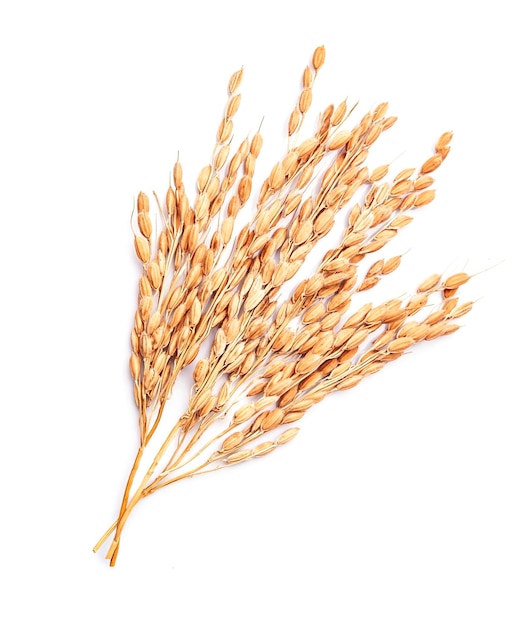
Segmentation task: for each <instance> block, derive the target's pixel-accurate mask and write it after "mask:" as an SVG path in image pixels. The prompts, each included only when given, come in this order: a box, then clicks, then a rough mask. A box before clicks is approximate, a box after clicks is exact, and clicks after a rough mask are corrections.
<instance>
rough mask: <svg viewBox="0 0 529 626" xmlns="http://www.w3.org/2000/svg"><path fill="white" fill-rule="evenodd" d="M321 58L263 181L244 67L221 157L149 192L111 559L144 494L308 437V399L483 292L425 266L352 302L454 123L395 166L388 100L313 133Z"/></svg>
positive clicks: (390, 264) (390, 353) (389, 357)
mask: <svg viewBox="0 0 529 626" xmlns="http://www.w3.org/2000/svg"><path fill="white" fill-rule="evenodd" d="M324 60H325V49H324V48H323V47H319V48H317V49H316V50H315V51H314V54H313V56H312V61H311V63H310V64H309V65H307V67H306V68H305V69H304V71H303V73H302V88H301V92H300V94H299V97H298V99H297V102H296V105H295V107H294V108H293V110H292V112H291V113H290V115H289V117H288V143H287V147H286V150H285V153H284V154H283V155H282V156H281V157H280V158H279V159H278V160H277V162H276V163H274V164H273V166H272V167H271V168H270V171H269V173H268V174H267V175H266V177H265V178H264V180H263V181H262V182H261V183H260V186H259V185H256V181H255V179H254V176H255V172H256V163H257V160H258V158H259V154H260V151H261V147H262V145H263V138H262V136H261V134H260V132H256V133H255V134H254V135H253V136H249V137H248V138H246V139H244V140H243V141H242V142H241V143H240V144H239V145H236V144H235V142H234V130H233V128H234V117H235V115H236V113H237V110H238V108H239V105H240V103H241V95H240V93H239V87H240V84H241V80H242V77H243V71H242V69H241V70H239V71H237V72H235V73H234V74H233V76H231V78H230V80H229V82H228V100H227V103H226V106H225V109H224V114H223V115H222V117H221V120H220V123H219V126H218V130H217V134H216V140H215V145H214V149H213V152H212V157H211V160H210V162H209V163H207V164H205V165H204V167H203V168H202V169H201V170H200V172H199V173H198V176H197V178H196V183H195V185H194V186H193V187H192V188H186V186H185V185H184V177H183V168H182V164H181V163H180V162H179V161H178V162H177V163H176V164H175V165H174V168H173V175H172V184H171V185H170V187H169V189H168V190H167V192H166V194H165V198H159V197H157V196H156V195H154V196H153V198H151V199H149V197H148V196H147V195H146V194H144V193H140V194H139V196H138V199H137V211H136V215H135V233H134V247H135V250H136V254H137V257H138V260H139V263H140V267H141V275H140V278H139V285H138V306H137V310H136V312H135V315H134V324H133V329H132V333H131V355H130V374H131V377H132V381H133V389H134V399H135V402H136V405H137V408H138V423H139V448H138V454H137V457H136V459H135V461H134V464H133V467H132V471H131V474H130V478H129V481H128V483H127V485H126V488H125V493H124V496H123V502H122V506H121V510H120V513H119V516H118V518H117V520H116V522H115V523H114V524H113V526H112V527H111V528H110V529H109V531H108V532H107V533H105V535H104V536H103V537H102V539H101V541H100V542H99V543H98V545H97V546H96V548H99V547H100V546H101V545H102V544H103V542H104V541H105V540H106V539H107V538H109V537H110V536H111V535H112V534H113V539H112V542H111V544H110V548H109V550H108V552H107V558H108V559H110V563H111V565H114V563H115V561H116V558H117V554H118V549H119V544H120V538H121V534H122V531H123V527H124V525H125V522H126V520H127V518H128V516H129V514H130V512H131V511H132V510H133V508H134V507H135V505H136V504H137V503H138V502H139V501H140V500H141V499H142V498H144V497H146V496H147V495H149V494H151V493H153V492H155V491H157V490H159V489H161V488H163V487H165V486H167V485H169V484H171V483H174V482H176V481H179V480H182V479H183V478H187V477H190V476H194V475H197V474H200V473H205V472H209V471H215V470H218V469H221V468H223V467H227V466H230V465H234V464H239V463H242V462H245V461H248V460H251V459H255V458H258V457H262V456H264V455H267V454H269V453H271V452H273V451H274V450H276V449H277V448H279V447H281V446H283V445H284V444H286V443H288V442H289V441H291V440H292V439H293V438H294V437H295V436H296V434H297V433H298V431H299V423H300V420H301V419H302V418H303V416H304V415H305V413H306V411H307V410H308V409H310V408H311V407H312V406H313V405H314V404H316V403H318V402H320V401H321V400H323V399H324V398H325V396H326V395H327V394H329V393H331V392H334V391H339V390H346V389H350V388H352V387H354V386H355V385H357V384H359V383H360V382H361V381H362V380H363V379H364V378H365V377H366V376H370V375H371V374H374V373H375V372H378V371H379V370H381V369H382V368H383V367H384V366H385V365H386V364H387V363H389V362H391V361H394V360H396V359H398V358H399V357H400V356H402V355H403V354H405V353H407V352H409V351H410V350H411V349H412V348H413V346H414V345H415V344H417V343H419V342H423V341H429V340H432V339H435V338H437V337H440V336H443V335H447V334H450V333H452V332H454V331H455V330H457V328H458V319H459V318H460V317H461V316H463V315H465V314H466V313H467V312H468V311H469V310H470V309H471V307H472V303H471V302H463V303H461V302H459V300H458V296H457V292H458V289H459V287H461V286H462V285H463V284H464V283H465V282H466V281H467V280H468V279H469V276H468V275H467V274H465V273H457V274H454V275H452V276H447V277H443V276H441V275H438V274H435V275H432V276H428V277H425V279H424V280H423V282H421V284H420V285H419V286H418V288H417V289H416V292H415V293H413V294H410V295H408V296H401V297H398V298H395V299H392V300H389V301H386V302H381V303H375V304H364V305H362V306H361V307H360V308H356V309H355V308H354V307H351V306H350V305H351V301H352V300H353V301H354V297H355V294H358V293H359V292H365V291H367V290H369V289H372V288H373V287H374V286H375V285H377V284H378V283H379V282H380V281H381V280H383V279H384V277H385V276H386V275H388V274H390V273H392V272H394V271H395V270H396V269H397V268H398V267H399V265H400V262H401V256H399V255H397V256H392V257H389V258H384V257H382V256H380V254H381V253H380V252H379V251H381V250H382V249H383V248H384V246H385V245H386V244H387V243H388V242H389V241H391V240H392V239H393V238H394V237H395V236H396V235H397V234H398V232H399V230H400V229H401V228H404V227H405V226H406V225H407V224H409V223H410V222H411V221H412V220H413V216H414V213H415V211H417V209H419V208H421V207H423V206H425V205H427V204H429V203H430V202H432V200H433V199H434V196H435V192H434V190H433V188H432V185H433V182H434V179H433V177H432V173H433V172H434V171H435V170H436V169H437V168H438V167H439V166H440V165H441V164H442V162H443V160H444V159H445V157H446V156H447V155H448V153H449V150H450V140H451V137H452V135H451V133H444V134H443V135H441V137H440V138H439V140H438V141H437V143H436V144H435V147H434V151H433V154H431V155H430V156H428V158H426V160H425V161H424V163H422V165H420V166H419V167H418V168H408V169H404V170H402V171H400V172H398V173H396V175H390V173H389V170H390V168H389V166H388V165H387V164H382V165H379V166H376V167H368V165H367V164H366V161H367V157H368V155H369V150H370V147H371V146H372V145H373V144H374V143H375V142H376V141H378V140H379V138H380V137H381V136H382V135H383V134H384V133H385V132H386V131H387V130H388V129H390V128H391V127H392V126H393V124H394V123H395V121H396V118H395V117H393V116H390V115H388V105H387V104H386V103H382V104H380V105H378V106H376V107H375V108H374V109H373V110H372V111H369V112H367V113H366V114H365V115H364V116H363V117H361V118H360V119H359V120H357V122H356V123H354V124H353V123H351V124H348V121H349V120H350V119H351V117H352V116H351V113H352V108H351V107H349V106H348V105H347V102H346V101H343V102H341V103H339V104H338V105H336V106H334V105H329V106H328V107H327V108H326V109H325V110H324V111H323V112H322V113H321V114H320V115H319V117H318V121H317V123H316V125H315V129H314V132H313V133H312V134H309V135H308V136H306V137H301V127H302V124H303V122H304V121H305V119H306V116H307V113H308V112H309V109H310V107H311V102H312V90H313V87H314V81H315V79H316V77H317V74H318V72H319V71H320V69H321V67H322V65H323V63H324ZM247 204H250V205H251V207H248V210H246V211H244V213H241V212H242V211H243V210H244V209H245V207H246V205H247ZM155 212H156V213H157V216H156V219H154V217H153V213H155ZM343 216H345V217H343ZM338 217H340V220H339V224H340V225H338V224H336V226H335V222H336V221H337V218H338ZM153 224H158V227H157V228H158V232H155V228H154V227H153ZM160 224H161V226H159V225H160ZM342 224H345V228H343V226H342ZM333 227H338V228H342V232H341V236H340V240H339V242H338V244H337V245H336V247H333V248H331V249H328V250H327V251H326V253H325V254H324V255H323V256H322V258H321V259H320V260H319V264H318V265H317V267H316V269H315V271H314V272H313V273H312V275H310V276H309V277H306V278H301V277H300V278H298V272H299V271H300V269H301V268H302V266H303V265H304V262H305V260H306V258H307V256H308V255H309V253H311V251H312V250H313V249H314V248H315V246H316V245H317V244H318V242H320V241H321V240H322V238H324V237H325V236H326V235H327V234H328V233H329V232H330V231H331V229H333ZM375 253H378V254H375ZM371 255H373V256H371ZM370 259H372V260H370ZM287 287H288V292H287V293H285V290H286V289H287ZM186 367H190V368H192V373H193V383H194V384H193V386H192V388H191V389H190V390H189V391H188V393H189V402H188V406H187V409H186V411H185V412H184V413H183V414H182V415H179V416H178V417H177V418H173V419H171V420H170V424H169V427H168V428H167V431H166V432H167V435H166V437H165V439H164V440H162V441H163V442H162V444H161V446H159V449H158V450H156V451H155V452H154V453H153V454H152V459H153V460H152V462H150V463H149V465H148V467H147V468H146V472H145V475H144V477H143V479H139V480H137V481H136V483H137V484H135V485H134V488H133V483H134V482H135V478H136V475H137V473H138V469H139V468H140V466H141V460H142V457H143V452H144V450H146V449H147V448H148V447H149V443H150V442H151V439H152V437H153V435H154V434H155V433H156V432H157V430H158V429H159V427H160V425H161V424H162V423H166V419H164V420H162V417H163V416H164V409H165V407H166V403H167V401H168V399H169V398H170V396H171V393H172V392H173V390H174V388H175V384H176V382H177V379H178V377H179V375H180V373H181V372H182V370H183V369H184V368H186ZM164 417H166V416H164ZM157 445H158V444H157Z"/></svg>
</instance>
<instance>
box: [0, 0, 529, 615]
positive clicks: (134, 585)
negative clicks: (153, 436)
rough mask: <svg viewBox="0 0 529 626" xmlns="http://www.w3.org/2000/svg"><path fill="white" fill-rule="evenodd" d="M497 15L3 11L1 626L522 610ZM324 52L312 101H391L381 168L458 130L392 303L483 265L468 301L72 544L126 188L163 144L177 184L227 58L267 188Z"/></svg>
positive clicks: (184, 8) (107, 455) (341, 8)
mask: <svg viewBox="0 0 529 626" xmlns="http://www.w3.org/2000/svg"><path fill="white" fill-rule="evenodd" d="M522 6H523V3H520V2H514V1H513V0H505V1H503V2H490V1H485V2H481V3H474V2H468V1H465V0H460V1H458V2H452V1H445V2H435V3H433V2H425V1H424V0H423V1H422V2H416V1H412V0H401V1H400V2H387V1H379V2H373V3H369V2H362V3H356V2H347V3H346V2H338V1H337V0H326V1H325V2H313V1H305V2H298V1H295V2H288V1H283V2H273V1H269V2H264V3H261V4H257V3H249V2H237V1H234V0H225V1H224V2H218V3H213V2H202V3H192V2H185V3H184V2H176V1H175V2H154V1H152V2H144V3H140V2H132V1H131V2H128V3H122V2H112V1H108V0H107V1H106V2H96V1H92V2H59V1H54V0H49V1H47V2H34V1H26V2H23V1H21V2H16V3H15V2H4V3H2V8H1V9H0V58H1V62H0V63H1V66H0V81H1V82H0V85H1V92H2V95H1V97H0V180H1V203H2V209H1V210H2V228H1V231H0V233H1V237H2V245H1V247H0V254H1V260H2V286H1V292H2V304H1V305H0V315H1V323H2V347H1V355H2V366H1V367H2V370H1V378H0V380H1V381H2V398H3V403H2V407H3V408H2V433H1V437H0V469H1V478H2V492H3V493H2V511H3V512H2V515H1V517H0V529H1V535H0V536H1V539H2V545H1V553H0V573H1V574H2V577H3V579H4V580H3V582H2V586H1V596H2V602H1V603H0V621H1V622H2V623H4V624H9V625H10V626H11V625H19V624H21V625H22V624H23V625H27V624H42V623H50V624H57V625H62V624H65V625H66V624H68V625H70V624H79V625H81V624H82V625H84V624H96V623H97V624H101V625H106V624H126V623H127V624H136V623H149V624H186V625H188V626H190V625H195V624H197V625H199V624H200V625H201V624H207V623H218V624H230V625H239V624H256V625H260V624H271V623H273V624H280V625H283V624H305V623H309V622H310V623H317V624H337V625H342V624H344V625H345V624H347V625H348V624H355V625H356V624H358V625H361V626H372V625H373V626H374V625H377V626H378V625H387V624H406V625H407V626H415V625H424V624H428V625H437V624H443V625H444V624H450V625H451V626H459V625H461V626H462V625H465V626H467V625H470V624H479V625H480V626H483V625H487V626H488V625H496V624H498V625H499V624H502V625H503V624H509V625H510V626H521V625H527V624H528V623H529V598H528V595H527V590H528V583H529V574H528V567H527V563H528V559H529V539H528V532H527V528H528V527H529V505H528V501H527V496H528V483H529V460H528V454H527V449H528V443H529V426H528V418H529V415H528V410H527V400H526V395H525V391H526V387H527V382H526V379H527V356H526V355H527V350H528V347H529V346H528V345H527V330H526V324H525V317H526V314H527V306H526V291H527V289H526V287H527V270H528V267H527V256H526V240H527V232H528V231H527V226H528V220H527V213H528V206H527V193H526V180H527V168H528V159H527V140H528V133H527V130H528V128H527V127H528V125H527V110H528V106H527V105H528V98H527V94H526V92H525V88H526V83H527V67H526V63H525V61H524V59H525V58H526V53H527V49H526V48H527V45H526V43H525V42H526V39H527V35H526V32H525V30H524V29H523V24H524V23H525V18H524V17H522V14H521V8H522ZM321 44H324V45H325V46H326V49H327V61H326V64H325V67H324V68H323V70H322V72H321V75H320V76H319V77H318V80H317V84H316V87H315V89H316V94H317V95H316V100H317V101H316V105H315V106H316V108H317V107H318V106H320V108H322V107H324V106H325V105H326V104H328V103H329V102H333V101H334V102H339V101H340V100H341V99H343V98H344V97H345V96H348V97H349V101H350V102H351V103H353V102H355V101H356V100H360V105H359V109H360V110H361V112H362V113H363V112H365V111H367V110H368V109H369V108H371V107H372V106H374V105H375V104H377V103H378V102H380V101H385V100H388V101H389V102H390V105H391V109H390V110H391V112H392V113H394V114H396V115H398V116H399V123H398V125H397V126H396V127H395V128H394V129H392V131H390V133H388V134H387V137H385V138H384V139H383V140H381V142H380V148H377V150H378V149H379V150H380V155H382V156H381V157H380V160H379V163H383V162H385V161H388V160H392V161H395V165H394V167H395V168H396V169H395V170H393V171H394V172H396V171H397V170H399V169H402V168H404V167H408V166H415V165H418V164H420V162H422V161H421V159H422V160H423V159H425V158H426V157H428V156H429V155H430V153H431V149H432V145H433V143H434V141H435V139H436V138H437V137H438V136H439V135H440V134H441V132H443V131H444V130H453V131H454V141H453V149H452V153H451V154H450V157H449V159H448V160H447V161H446V163H445V164H444V165H443V168H442V169H441V170H440V171H439V173H438V176H437V177H436V178H437V184H436V188H437V190H438V197H437V200H436V202H435V203H434V204H433V205H430V206H429V207H426V208H425V209H424V210H421V212H420V214H419V216H418V219H417V220H416V221H415V222H414V224H413V225H412V226H410V227H409V228H408V229H407V230H406V231H405V232H403V233H402V237H401V236H400V235H399V238H397V240H396V241H395V246H396V247H395V248H394V249H395V250H396V251H397V252H407V254H406V255H405V257H404V259H403V265H402V268H401V269H400V270H399V272H398V273H397V274H396V275H395V276H394V277H393V276H392V277H391V279H392V281H393V282H390V281H388V282H389V283H390V284H391V285H392V289H393V291H392V292H391V293H389V294H388V296H395V295H400V294H402V293H404V292H406V291H409V290H413V289H414V287H415V286H416V285H417V284H418V282H419V281H420V280H421V279H422V278H424V277H426V276H427V275H429V274H430V273H432V272H435V271H445V270H447V271H449V272H451V271H458V270H461V269H463V268H465V269H467V271H469V272H471V273H473V272H481V270H488V271H484V272H482V273H480V274H479V275H478V276H476V277H475V278H474V279H473V281H471V283H470V284H469V285H468V288H467V289H466V291H465V299H470V298H472V299H479V300H478V303H477V305H476V307H475V309H474V311H473V312H472V314H471V315H469V316H468V318H466V319H465V321H464V328H463V329H462V330H461V331H459V332H458V333H456V334H455V335H452V336H450V337H447V338H444V339H442V340H440V341H438V342H433V343H429V344H427V345H425V346H421V347H419V348H417V349H416V350H414V352H413V354H411V355H409V356H407V357H405V358H403V359H401V360H399V361H398V362H397V363H395V364H392V365H391V366H389V367H387V368H386V369H385V370H384V371H383V372H381V373H379V374H377V375H376V376H374V377H373V378H372V379H370V380H367V381H365V383H363V384H362V385H361V386H360V387H358V388H356V389H354V390H351V391H349V392H343V393H341V394H337V395H336V396H335V397H330V398H327V399H326V400H325V401H324V402H323V403H322V404H321V405H318V406H317V407H315V408H314V409H313V410H312V411H311V412H309V414H308V415H307V416H306V418H305V419H304V421H303V423H302V424H301V426H302V430H301V433H300V435H299V436H298V438H297V439H296V440H295V441H294V442H292V443H291V444H289V445H288V446H285V448H284V449H282V450H280V451H278V452H276V453H274V454H273V455H272V456H270V457H267V458H265V459H263V460H259V461H252V462H251V463H248V464H246V465H241V466H238V467H236V468H233V469H230V470H227V471H225V472H224V471H223V472H219V473H217V474H212V475H210V476H206V477H203V478H200V479H196V480H193V481H184V482H183V483H180V484H179V485H177V486H175V487H174V489H172V488H171V489H167V490H165V491H162V492H161V493H159V494H157V495H156V496H155V497H153V498H152V499H149V501H145V502H143V503H142V504H141V505H140V506H138V508H137V510H136V511H135V514H134V515H133V516H132V517H131V519H130V521H129V524H128V526H127V529H126V531H125V533H124V535H123V541H122V547H121V551H120V557H119V560H118V564H117V567H116V568H113V569H110V568H108V567H107V565H106V562H105V561H104V559H103V555H102V554H98V555H94V554H93V553H92V552H91V547H92V545H93V544H94V543H95V541H96V540H97V538H98V537H99V535H100V534H101V533H102V532H103V530H104V529H105V528H106V526H107V525H108V524H109V523H110V522H111V521H112V519H113V516H115V515H116V513H117V509H118V502H119V497H120V493H121V490H122V488H123V484H124V481H125V478H126V475H127V468H128V467H129V466H130V464H131V462H132V459H133V456H134V453H135V445H136V437H137V432H136V422H135V417H134V408H133V404H132V401H131V386H130V382H129V376H128V369H127V360H128V351H129V339H128V337H129V332H130V325H131V319H132V315H133V311H134V306H135V294H136V285H137V282H136V281H137V275H138V265H137V263H136V262H135V259H134V255H133V249H132V240H131V233H130V225H129V220H130V214H131V211H132V207H133V200H134V197H135V195H136V194H137V193H138V191H139V190H141V189H143V190H145V191H147V192H150V191H151V190H153V189H154V190H157V191H158V192H160V193H162V194H163V193H164V190H165V188H166V184H167V181H168V176H169V172H170V170H171V167H172V164H173V163H174V161H175V159H176V157H177V153H178V151H180V158H181V160H182V163H183V165H184V168H185V170H184V175H185V180H186V183H187V185H188V187H189V188H192V185H193V180H194V177H195V176H196V173H197V171H198V168H199V167H201V166H202V165H204V164H206V163H207V162H208V159H209V156H210V151H211V148H212V146H213V143H214V133H215V129H216V127H217V124H218V121H219V120H220V115H221V112H222V108H223V103H224V99H225V85H226V82H227V79H228V77H229V76H230V74H231V73H232V72H233V71H234V70H236V69H238V68H239V67H240V66H241V65H244V68H245V79H244V83H243V87H242V89H243V98H244V104H243V107H242V109H241V112H240V115H239V116H238V118H237V120H236V127H237V132H238V133H240V135H239V136H241V137H242V136H245V134H246V133H248V132H253V131H255V130H256V128H257V126H258V125H259V123H260V122H261V119H262V118H263V116H264V124H263V129H262V132H263V135H264V137H265V141H266V149H265V151H264V153H263V157H262V163H261V165H260V168H261V169H259V170H258V173H257V175H258V176H259V173H260V174H261V176H264V175H265V173H266V171H267V169H269V168H270V166H271V165H272V164H273V162H274V160H275V159H277V157H278V155H279V154H280V152H278V150H281V149H282V148H284V144H283V143H282V142H283V137H284V124H285V121H286V119H287V116H288V113H289V111H290V110H291V108H292V106H293V104H294V102H295V99H296V96H297V93H298V88H299V78H300V75H301V71H302V69H303V67H304V66H305V64H306V63H307V62H308V61H309V60H310V57H311V54H312V50H313V49H314V48H315V47H316V46H317V45H321ZM377 154H379V153H378V152H377ZM381 294H382V295H381ZM372 297H373V299H377V300H378V299H383V298H384V292H379V293H377V294H375V292H373V296H372ZM184 393H186V392H185V390H184Z"/></svg>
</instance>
